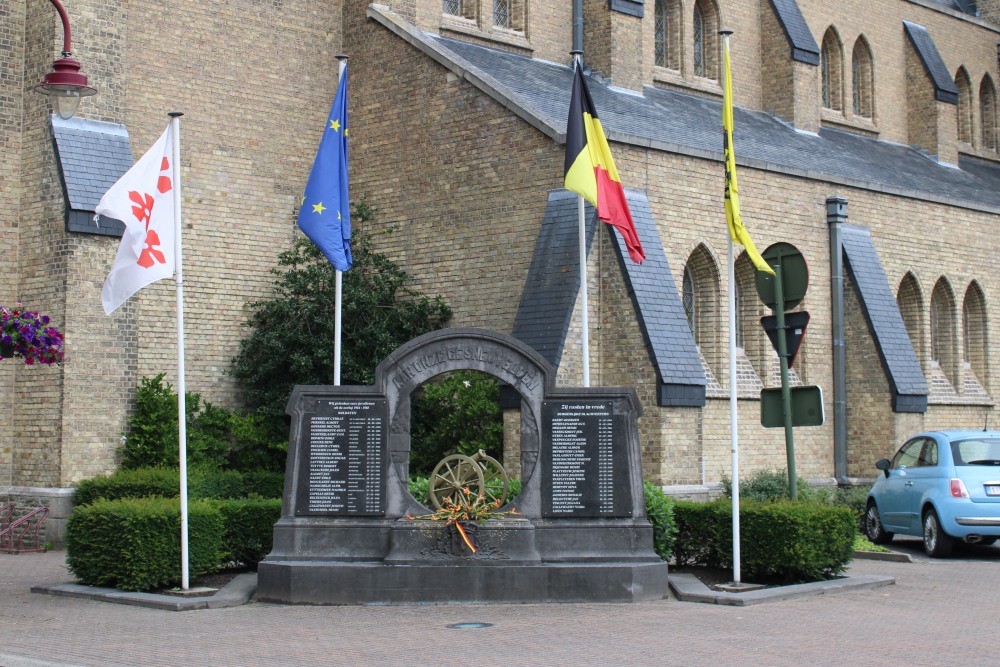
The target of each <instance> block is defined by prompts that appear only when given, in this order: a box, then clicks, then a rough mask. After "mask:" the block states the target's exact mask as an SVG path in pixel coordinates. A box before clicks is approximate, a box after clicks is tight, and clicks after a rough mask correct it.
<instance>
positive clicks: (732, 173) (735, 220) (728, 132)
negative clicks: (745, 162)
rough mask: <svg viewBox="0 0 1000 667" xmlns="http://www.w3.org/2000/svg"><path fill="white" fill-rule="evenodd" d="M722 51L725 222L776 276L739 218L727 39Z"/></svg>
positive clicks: (737, 240)
mask: <svg viewBox="0 0 1000 667" xmlns="http://www.w3.org/2000/svg"><path fill="white" fill-rule="evenodd" d="M722 50H723V54H724V56H725V61H726V81H725V87H724V88H723V94H722V135H723V154H724V157H725V161H726V221H727V222H728V223H729V236H730V238H732V240H733V243H739V244H740V245H741V246H743V247H744V248H745V249H746V251H747V254H748V255H749V256H750V260H751V261H752V262H753V265H754V266H756V267H757V270H758V271H764V272H766V273H770V274H771V275H774V269H772V268H771V267H770V266H768V264H767V262H765V261H764V258H763V257H761V256H760V253H759V252H757V246H755V245H754V244H753V239H751V238H750V232H748V231H747V228H746V227H744V226H743V216H742V215H740V192H739V187H738V186H737V185H736V154H735V153H734V152H733V80H732V77H731V75H730V72H729V41H728V40H725V43H724V46H723V49H722Z"/></svg>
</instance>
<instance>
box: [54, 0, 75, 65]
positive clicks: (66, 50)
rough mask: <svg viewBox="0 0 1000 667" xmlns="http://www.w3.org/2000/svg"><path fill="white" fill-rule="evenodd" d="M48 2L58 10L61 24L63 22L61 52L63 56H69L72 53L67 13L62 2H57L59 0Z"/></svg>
mask: <svg viewBox="0 0 1000 667" xmlns="http://www.w3.org/2000/svg"><path fill="white" fill-rule="evenodd" d="M49 2H51V3H52V6H54V7H55V8H56V11H57V12H59V18H60V19H62V24H63V50H62V54H63V57H64V58H69V57H70V56H71V55H73V49H72V38H71V36H70V32H69V15H68V14H67V13H66V9H65V8H64V7H63V6H62V3H61V2H59V0H49Z"/></svg>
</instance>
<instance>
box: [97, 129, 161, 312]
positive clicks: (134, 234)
mask: <svg viewBox="0 0 1000 667" xmlns="http://www.w3.org/2000/svg"><path fill="white" fill-rule="evenodd" d="M172 146H173V144H172V126H170V125H167V129H166V130H165V131H164V132H163V135H162V136H160V138H159V139H158V140H157V142H156V143H155V144H153V146H152V148H150V149H149V150H148V151H147V152H146V154H145V155H143V156H142V157H141V158H139V161H138V162H136V163H135V165H134V166H133V167H132V168H131V169H129V170H128V171H127V172H125V175H124V176H122V177H121V178H120V179H118V182H117V183H115V184H114V185H112V186H111V189H109V190H108V191H107V192H106V193H105V194H104V196H103V197H101V201H100V203H99V204H98V205H97V208H96V209H95V211H96V213H97V215H104V216H107V217H109V218H115V219H117V220H121V221H122V222H124V223H125V233H124V234H123V235H122V242H121V245H120V246H118V254H117V255H116V256H115V263H114V265H112V267H111V272H110V273H109V274H108V278H107V280H106V281H105V282H104V289H103V290H101V303H102V304H103V305H104V312H105V313H106V314H108V315H110V314H111V313H113V312H114V311H115V310H116V309H117V308H118V307H119V306H120V305H122V304H123V303H125V301H127V300H128V298H129V297H130V296H132V295H133V294H135V293H136V292H138V291H139V290H140V289H142V288H143V287H145V286H146V285H148V284H150V283H152V282H155V281H157V280H160V279H161V278H169V277H170V276H172V275H174V268H175V267H174V265H175V249H174V232H175V227H174V225H175V221H174V193H173V188H174V169H175V167H176V165H174V164H172V162H173V157H172V155H171V149H172Z"/></svg>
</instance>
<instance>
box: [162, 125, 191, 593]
mask: <svg viewBox="0 0 1000 667" xmlns="http://www.w3.org/2000/svg"><path fill="white" fill-rule="evenodd" d="M167 115H168V116H170V124H171V125H172V126H173V127H172V128H171V130H172V132H171V137H172V139H173V159H172V160H171V162H172V163H173V164H172V166H173V169H172V176H173V186H174V187H173V191H174V253H175V255H174V267H175V268H174V271H175V284H176V285H177V441H178V444H179V452H178V460H179V462H180V478H181V590H185V591H186V590H187V589H188V586H189V584H190V581H189V576H188V575H189V571H188V489H187V401H186V397H185V394H186V393H187V387H186V384H185V382H184V375H185V370H184V271H183V266H184V261H183V258H182V254H183V253H182V250H181V247H182V246H181V168H180V167H181V116H183V115H184V114H183V113H181V112H179V111H171V112H170V113H168V114H167Z"/></svg>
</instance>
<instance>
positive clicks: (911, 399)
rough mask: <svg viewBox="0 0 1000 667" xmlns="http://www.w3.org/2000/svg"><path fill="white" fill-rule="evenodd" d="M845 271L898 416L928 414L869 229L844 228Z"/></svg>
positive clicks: (914, 357)
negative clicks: (858, 302) (876, 350)
mask: <svg viewBox="0 0 1000 667" xmlns="http://www.w3.org/2000/svg"><path fill="white" fill-rule="evenodd" d="M841 229H842V232H843V236H842V238H843V249H844V258H845V260H846V261H845V263H844V265H845V267H846V268H847V270H848V272H849V273H850V274H851V280H853V281H854V285H855V286H856V288H857V291H858V296H859V298H860V301H861V308H862V310H863V311H864V314H865V319H866V320H867V321H868V327H869V329H870V330H871V333H872V338H873V339H874V341H875V347H876V348H877V349H878V353H879V357H880V359H881V360H882V366H883V368H884V369H885V374H886V377H887V378H888V379H889V385H890V389H891V391H892V402H893V409H894V410H895V411H896V412H925V411H926V410H927V393H928V390H927V381H926V380H925V379H924V374H923V371H922V370H921V368H920V362H919V361H918V360H917V355H916V353H915V352H914V351H913V344H912V342H911V341H910V335H909V333H908V332H907V331H906V324H905V323H904V322H903V316H902V315H901V314H900V312H899V306H898V305H897V304H896V299H895V297H894V296H893V294H892V290H891V289H890V288H889V281H888V279H887V278H886V276H885V270H884V269H883V268H882V263H881V262H880V261H879V258H878V252H877V251H876V250H875V244H874V243H873V242H872V238H871V234H870V233H869V232H868V229H867V228H866V227H860V226H858V225H849V224H845V225H843V226H842V228H841Z"/></svg>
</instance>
